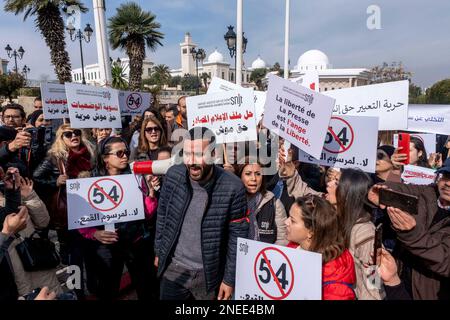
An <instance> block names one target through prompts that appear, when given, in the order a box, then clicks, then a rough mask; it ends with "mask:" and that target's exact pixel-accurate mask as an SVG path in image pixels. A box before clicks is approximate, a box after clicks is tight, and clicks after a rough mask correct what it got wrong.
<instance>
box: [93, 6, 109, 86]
mask: <svg viewBox="0 0 450 320" xmlns="http://www.w3.org/2000/svg"><path fill="white" fill-rule="evenodd" d="M93 5H94V19H95V28H94V29H95V38H96V40H97V58H98V66H99V69H100V82H101V84H102V85H106V84H108V85H111V83H112V75H111V62H110V60H109V43H108V36H107V31H106V17H105V11H106V7H105V0H93Z"/></svg>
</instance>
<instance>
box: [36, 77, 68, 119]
mask: <svg viewBox="0 0 450 320" xmlns="http://www.w3.org/2000/svg"><path fill="white" fill-rule="evenodd" d="M41 98H42V110H43V112H44V119H47V120H51V119H63V118H68V117H69V110H68V109H67V98H66V88H65V86H64V85H63V84H59V83H41Z"/></svg>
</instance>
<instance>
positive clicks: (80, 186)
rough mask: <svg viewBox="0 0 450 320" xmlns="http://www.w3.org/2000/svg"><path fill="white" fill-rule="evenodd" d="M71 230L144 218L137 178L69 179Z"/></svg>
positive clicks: (68, 209) (126, 176) (68, 205)
mask: <svg viewBox="0 0 450 320" xmlns="http://www.w3.org/2000/svg"><path fill="white" fill-rule="evenodd" d="M66 185H67V212H68V225H69V230H72V229H80V228H86V227H95V226H101V225H110V224H115V223H120V222H126V221H134V220H142V219H144V205H143V199H142V198H140V199H136V195H137V194H139V195H140V194H141V191H140V190H139V186H138V184H137V182H136V179H135V177H134V175H132V174H127V175H119V176H108V177H97V178H85V179H72V180H67V184H66Z"/></svg>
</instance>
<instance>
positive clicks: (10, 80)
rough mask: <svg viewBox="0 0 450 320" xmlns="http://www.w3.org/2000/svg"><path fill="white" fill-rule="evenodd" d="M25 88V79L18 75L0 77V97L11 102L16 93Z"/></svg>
mask: <svg viewBox="0 0 450 320" xmlns="http://www.w3.org/2000/svg"><path fill="white" fill-rule="evenodd" d="M23 86H25V78H24V77H23V76H22V75H21V74H19V73H11V74H2V75H0V95H2V96H5V97H7V98H8V99H9V101H12V98H13V97H15V96H17V91H18V90H19V89H20V88H22V87H23Z"/></svg>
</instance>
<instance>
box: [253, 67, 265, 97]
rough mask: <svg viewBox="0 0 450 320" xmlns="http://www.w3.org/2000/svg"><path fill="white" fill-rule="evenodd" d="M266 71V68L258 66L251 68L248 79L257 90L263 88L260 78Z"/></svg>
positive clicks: (262, 77)
mask: <svg viewBox="0 0 450 320" xmlns="http://www.w3.org/2000/svg"><path fill="white" fill-rule="evenodd" d="M267 72H268V71H267V69H265V68H260V69H255V70H253V71H252V73H251V74H250V81H252V82H253V83H254V84H255V85H256V86H257V87H258V90H261V91H262V90H263V83H262V79H264V77H265V76H266V74H267Z"/></svg>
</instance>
